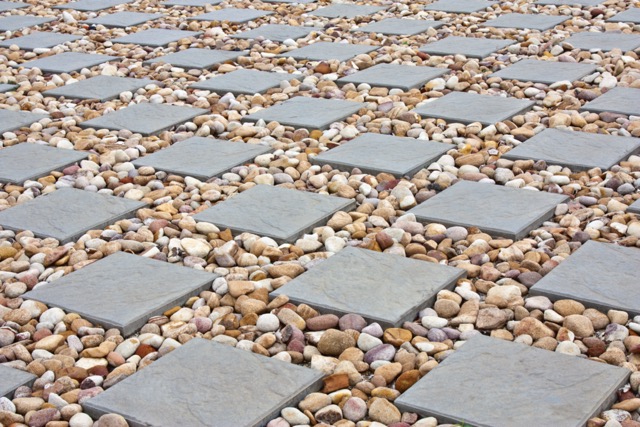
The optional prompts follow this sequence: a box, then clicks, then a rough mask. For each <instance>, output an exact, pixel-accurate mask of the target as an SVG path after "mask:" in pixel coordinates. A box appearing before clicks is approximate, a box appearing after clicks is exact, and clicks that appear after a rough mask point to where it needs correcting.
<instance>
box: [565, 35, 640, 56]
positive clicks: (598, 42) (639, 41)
mask: <svg viewBox="0 0 640 427" xmlns="http://www.w3.org/2000/svg"><path fill="white" fill-rule="evenodd" d="M564 43H569V44H570V45H572V46H573V47H575V48H578V49H582V50H602V51H605V52H607V51H610V50H613V49H620V50H622V51H623V52H625V51H629V50H635V49H637V48H638V47H640V36H638V35H637V34H623V33H614V32H608V33H596V32H592V31H584V32H581V33H576V34H574V35H572V36H571V37H569V38H567V39H565V40H564Z"/></svg>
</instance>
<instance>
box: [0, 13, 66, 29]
mask: <svg viewBox="0 0 640 427" xmlns="http://www.w3.org/2000/svg"><path fill="white" fill-rule="evenodd" d="M51 21H55V18H43V17H39V16H29V15H9V16H5V17H2V18H0V31H16V30H21V29H23V28H26V27H34V26H36V25H42V24H46V23H47V22H51Z"/></svg>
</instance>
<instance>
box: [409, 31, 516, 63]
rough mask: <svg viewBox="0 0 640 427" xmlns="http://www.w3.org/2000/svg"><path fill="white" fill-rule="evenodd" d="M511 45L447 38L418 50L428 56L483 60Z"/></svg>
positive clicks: (501, 41)
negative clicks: (456, 56)
mask: <svg viewBox="0 0 640 427" xmlns="http://www.w3.org/2000/svg"><path fill="white" fill-rule="evenodd" d="M511 44H513V40H503V39H487V38H481V37H459V36H449V37H446V38H444V39H440V40H438V41H437V42H433V43H428V44H425V45H424V46H422V47H421V48H420V52H424V53H428V54H430V55H442V56H445V55H464V56H466V57H469V58H485V57H487V56H489V55H491V54H492V53H494V52H496V51H498V50H500V49H504V48H505V47H507V46H509V45H511Z"/></svg>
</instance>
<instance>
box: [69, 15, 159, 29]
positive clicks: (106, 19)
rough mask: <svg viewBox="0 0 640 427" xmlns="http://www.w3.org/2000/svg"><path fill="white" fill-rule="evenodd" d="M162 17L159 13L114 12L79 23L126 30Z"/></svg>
mask: <svg viewBox="0 0 640 427" xmlns="http://www.w3.org/2000/svg"><path fill="white" fill-rule="evenodd" d="M163 16H164V15H162V14H161V13H140V12H116V13H110V14H108V15H101V16H98V17H95V18H92V19H87V20H86V21H81V22H83V23H85V24H91V25H103V26H105V27H107V28H126V27H133V26H135V25H140V24H144V23H145V22H147V21H153V20H154V19H159V18H162V17H163Z"/></svg>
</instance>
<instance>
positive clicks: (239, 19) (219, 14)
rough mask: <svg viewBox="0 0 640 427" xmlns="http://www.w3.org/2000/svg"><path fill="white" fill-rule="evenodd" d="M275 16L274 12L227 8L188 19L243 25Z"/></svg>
mask: <svg viewBox="0 0 640 427" xmlns="http://www.w3.org/2000/svg"><path fill="white" fill-rule="evenodd" d="M268 15H273V12H267V11H264V10H255V9H236V8H232V7H229V8H226V9H220V10H214V11H213V12H208V13H203V14H202V15H196V16H192V17H190V18H188V19H191V20H194V21H220V22H222V21H228V22H234V23H243V22H249V21H253V20H254V19H258V18H262V17H263V16H268Z"/></svg>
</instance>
